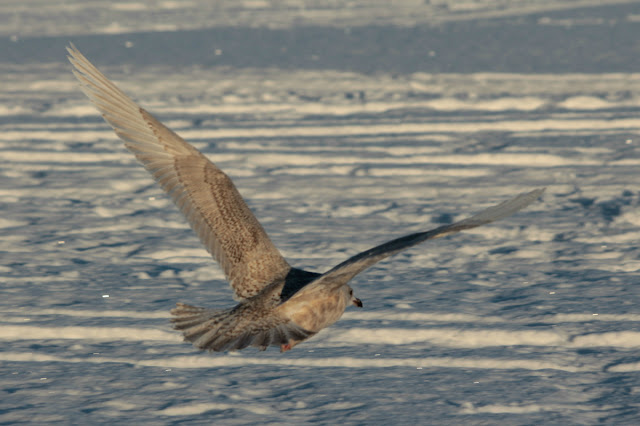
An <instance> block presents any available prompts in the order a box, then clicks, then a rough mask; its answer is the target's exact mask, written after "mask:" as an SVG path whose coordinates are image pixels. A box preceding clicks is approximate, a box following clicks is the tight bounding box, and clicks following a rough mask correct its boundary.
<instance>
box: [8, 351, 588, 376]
mask: <svg viewBox="0 0 640 426" xmlns="http://www.w3.org/2000/svg"><path fill="white" fill-rule="evenodd" d="M0 360H2V361H6V362H9V361H12V362H33V363H44V362H59V363H71V364H76V363H87V364H103V363H120V364H130V365H135V366H140V367H160V368H172V369H173V368H175V369H208V368H219V367H247V366H254V365H280V366H289V367H317V368H339V367H341V368H391V367H411V368H429V367H431V368H435V367H444V368H463V369H464V368H478V369H499V370H520V369H522V370H547V369H549V370H562V371H568V372H580V371H595V370H594V369H592V368H589V367H578V366H575V365H571V364H558V363H554V362H547V361H540V360H519V359H495V358H473V359H465V358H452V357H443V358H436V357H424V358H381V357H376V358H357V357H344V356H339V357H328V358H308V357H305V358H300V359H289V358H281V359H274V358H270V359H267V358H259V357H256V358H247V357H240V356H224V355H221V356H217V357H210V356H209V357H207V356H177V357H164V358H157V359H144V360H140V359H132V358H108V357H102V356H91V357H59V356H54V355H44V354H35V353H20V352H1V353H0Z"/></svg>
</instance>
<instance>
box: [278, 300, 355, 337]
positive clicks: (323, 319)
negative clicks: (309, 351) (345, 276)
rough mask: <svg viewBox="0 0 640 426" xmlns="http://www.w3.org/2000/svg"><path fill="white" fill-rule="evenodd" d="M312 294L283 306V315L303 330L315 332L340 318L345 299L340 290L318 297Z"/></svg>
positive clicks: (345, 303) (345, 302) (345, 304)
mask: <svg viewBox="0 0 640 426" xmlns="http://www.w3.org/2000/svg"><path fill="white" fill-rule="evenodd" d="M314 296H315V297H310V298H302V299H300V300H296V301H295V303H291V306H286V307H285V306H283V307H285V310H284V311H285V315H287V316H288V317H289V318H290V319H291V320H292V321H293V322H294V323H296V324H297V325H299V326H300V327H302V328H304V329H305V330H308V331H312V332H314V333H317V332H318V331H320V330H322V329H323V328H325V327H328V326H330V325H331V324H333V323H334V322H336V321H338V319H340V317H341V316H342V314H343V313H344V310H345V308H346V307H347V301H346V300H345V298H344V295H343V294H342V292H331V293H327V294H323V295H321V296H320V297H318V296H319V295H318V294H317V293H316V294H314ZM285 305H286V303H285Z"/></svg>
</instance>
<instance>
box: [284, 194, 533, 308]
mask: <svg viewBox="0 0 640 426" xmlns="http://www.w3.org/2000/svg"><path fill="white" fill-rule="evenodd" d="M543 192H544V188H540V189H535V190H533V191H531V192H527V193H524V194H520V195H518V196H516V197H514V198H512V199H510V200H507V201H504V202H502V203H500V204H498V205H495V206H492V207H489V208H488V209H486V210H483V211H481V212H480V213H478V214H476V215H474V216H471V217H469V218H467V219H464V220H461V221H459V222H455V223H452V224H450V225H444V226H440V227H438V228H435V229H432V230H430V231H426V232H418V233H415V234H410V235H406V236H404V237H400V238H397V239H395V240H391V241H388V242H386V243H384V244H381V245H379V246H376V247H373V248H371V249H369V250H365V251H363V252H362V253H359V254H357V255H355V256H353V257H351V258H349V259H347V260H345V261H344V262H342V263H340V264H339V265H337V266H335V267H334V268H332V269H331V270H329V271H328V272H326V273H325V274H323V275H321V276H320V277H318V278H317V279H316V280H315V281H313V282H311V283H310V284H308V285H307V286H306V287H304V288H303V289H302V290H301V291H299V292H298V293H296V294H295V295H294V296H293V297H292V298H291V300H294V299H295V298H296V297H303V296H305V294H306V295H307V296H308V292H313V291H317V290H321V289H326V288H327V287H330V288H331V287H334V286H335V287H339V286H341V285H343V284H345V283H347V282H349V280H351V279H352V278H353V277H355V276H356V275H357V274H359V273H360V272H362V271H364V270H365V269H367V268H369V267H371V266H373V265H375V264H376V263H378V262H380V261H381V260H383V259H386V258H387V257H389V256H393V255H394V254H397V253H399V252H401V251H403V250H406V249H408V248H409V247H412V246H415V245H416V244H420V243H422V242H424V241H426V240H431V239H434V238H440V237H444V236H446V235H451V234H455V233H457V232H460V231H464V230H466V229H471V228H475V227H478V226H481V225H485V224H487V223H490V222H493V221H496V220H499V219H503V218H505V217H507V216H510V215H512V214H514V213H516V212H517V211H519V210H522V209H523V208H525V207H527V206H528V205H529V204H531V203H533V202H534V201H535V200H537V199H538V198H540V196H541V195H542V193H543Z"/></svg>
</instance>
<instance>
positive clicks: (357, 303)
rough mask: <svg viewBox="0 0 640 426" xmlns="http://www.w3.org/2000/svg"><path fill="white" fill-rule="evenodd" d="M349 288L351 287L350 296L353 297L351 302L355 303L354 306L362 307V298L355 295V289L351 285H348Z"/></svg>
mask: <svg viewBox="0 0 640 426" xmlns="http://www.w3.org/2000/svg"><path fill="white" fill-rule="evenodd" d="M347 288H348V289H349V297H350V298H351V304H353V306H357V307H358V308H362V300H360V299H358V298H357V297H355V296H354V295H353V289H352V288H351V287H349V286H347Z"/></svg>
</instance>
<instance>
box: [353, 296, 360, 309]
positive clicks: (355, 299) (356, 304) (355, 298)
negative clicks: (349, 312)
mask: <svg viewBox="0 0 640 426" xmlns="http://www.w3.org/2000/svg"><path fill="white" fill-rule="evenodd" d="M353 304H354V305H355V306H357V307H358V308H362V300H360V299H358V298H357V297H354V298H353Z"/></svg>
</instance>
